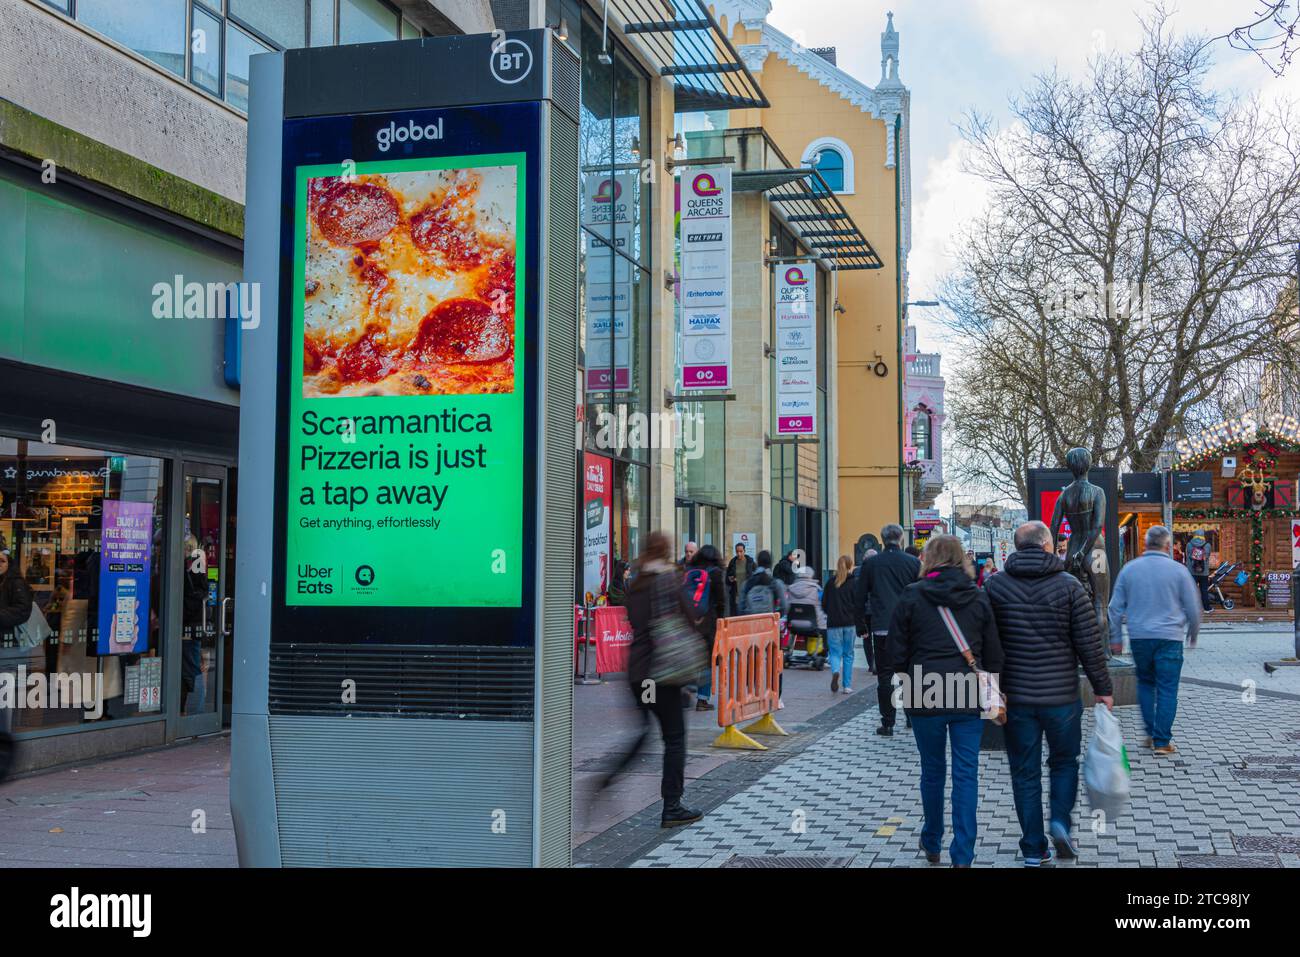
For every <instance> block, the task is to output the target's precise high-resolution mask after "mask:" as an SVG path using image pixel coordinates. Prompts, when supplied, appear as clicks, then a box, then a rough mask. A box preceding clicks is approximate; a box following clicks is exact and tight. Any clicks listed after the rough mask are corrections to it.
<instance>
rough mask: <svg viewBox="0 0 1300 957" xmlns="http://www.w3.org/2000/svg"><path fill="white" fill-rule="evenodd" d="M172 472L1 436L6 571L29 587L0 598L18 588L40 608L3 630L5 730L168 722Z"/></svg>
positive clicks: (0, 528)
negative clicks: (165, 624)
mask: <svg viewBox="0 0 1300 957" xmlns="http://www.w3.org/2000/svg"><path fill="white" fill-rule="evenodd" d="M166 473H167V469H166V466H165V463H164V462H163V461H162V460H160V459H155V458H150V457H147V456H138V455H119V454H115V453H112V452H106V451H102V450H96V449H84V448H75V447H71V446H60V445H53V444H45V443H40V442H35V441H28V440H25V439H10V438H0V513H2V514H0V552H3V554H4V558H3V559H2V560H0V564H5V563H7V566H8V567H7V569H6V571H5V574H6V575H7V576H16V577H17V578H20V579H21V583H20V584H12V583H10V584H5V585H0V599H2V600H3V601H4V602H5V604H6V607H9V606H10V605H12V604H13V603H14V595H15V591H16V590H18V591H21V592H25V593H26V594H29V595H30V596H31V599H32V607H33V611H32V612H31V613H30V615H29V617H28V619H27V620H26V621H25V622H23V623H22V625H21V626H20V627H12V626H10V627H4V628H0V726H5V725H7V726H8V727H9V728H11V729H12V730H13V731H15V732H24V731H35V730H40V729H45V728H51V727H58V726H66V725H80V724H84V723H89V722H92V721H102V720H111V719H115V718H126V717H134V716H137V715H147V714H151V713H152V714H159V713H160V712H161V709H162V674H163V672H162V657H161V654H162V652H161V648H162V642H161V637H160V636H161V634H162V629H161V622H162V616H163V607H162V599H163V594H164V589H163V581H164V578H165V576H164V575H163V573H162V559H163V552H162V548H163V541H164V532H165V529H166V526H167V516H166V514H165V508H164V502H165V489H166ZM19 602H20V603H21V600H19ZM19 668H22V669H24V670H23V671H22V672H19ZM18 674H25V676H26V681H25V685H24V686H21V687H19V686H17V685H16V681H17V677H16V676H17V675H18Z"/></svg>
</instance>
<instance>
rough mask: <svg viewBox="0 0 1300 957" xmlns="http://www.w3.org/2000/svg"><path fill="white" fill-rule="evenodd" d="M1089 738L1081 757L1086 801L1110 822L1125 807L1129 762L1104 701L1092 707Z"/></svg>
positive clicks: (1112, 715)
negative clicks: (1084, 752)
mask: <svg viewBox="0 0 1300 957" xmlns="http://www.w3.org/2000/svg"><path fill="white" fill-rule="evenodd" d="M1092 718H1093V728H1092V740H1091V741H1089V742H1088V754H1087V756H1086V757H1085V758H1084V759H1083V783H1084V785H1085V786H1086V787H1087V789H1088V803H1089V804H1090V805H1091V806H1092V809H1093V810H1094V811H1098V810H1100V811H1101V812H1102V813H1103V814H1105V815H1106V820H1107V821H1113V820H1115V819H1116V818H1118V817H1120V816H1121V815H1122V814H1123V813H1124V809H1125V808H1126V807H1127V806H1128V794H1129V777H1130V772H1129V765H1128V751H1127V750H1126V749H1125V747H1124V735H1123V733H1122V732H1121V731H1120V727H1119V718H1117V717H1115V715H1114V714H1112V713H1111V710H1110V709H1109V708H1107V707H1106V706H1105V705H1104V704H1098V705H1097V706H1096V707H1094V708H1093V710H1092Z"/></svg>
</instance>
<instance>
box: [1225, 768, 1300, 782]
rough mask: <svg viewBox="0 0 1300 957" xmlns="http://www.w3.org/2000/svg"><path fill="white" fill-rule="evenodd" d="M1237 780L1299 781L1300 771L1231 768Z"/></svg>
mask: <svg viewBox="0 0 1300 957" xmlns="http://www.w3.org/2000/svg"><path fill="white" fill-rule="evenodd" d="M1232 773H1233V776H1234V777H1237V778H1255V779H1258V780H1262V781H1300V771H1278V770H1276V769H1273V768H1233V769H1232Z"/></svg>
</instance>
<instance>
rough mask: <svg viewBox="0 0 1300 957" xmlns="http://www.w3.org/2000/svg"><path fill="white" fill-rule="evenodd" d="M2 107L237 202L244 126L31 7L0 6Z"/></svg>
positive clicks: (219, 107) (175, 81) (9, 1)
mask: <svg viewBox="0 0 1300 957" xmlns="http://www.w3.org/2000/svg"><path fill="white" fill-rule="evenodd" d="M0 92H2V94H3V96H4V98H5V99H8V100H10V101H11V102H14V103H16V104H18V105H19V106H21V107H23V108H25V109H28V110H31V111H32V112H33V113H36V114H38V115H39V116H42V117H44V118H46V119H48V120H50V121H52V122H54V123H57V124H59V125H61V126H64V127H67V128H68V129H70V130H75V131H76V132H78V133H82V134H84V135H85V136H88V137H90V138H91V139H94V140H97V141H98V142H100V143H104V144H106V145H108V146H112V147H114V148H115V149H118V150H121V151H122V152H123V153H126V154H129V155H130V156H133V157H136V158H138V159H140V160H143V161H144V162H146V163H149V164H151V165H153V166H156V167H158V168H159V169H162V170H165V171H167V172H169V173H173V174H175V175H176V176H179V177H181V178H183V179H186V180H189V181H190V182H192V183H196V184H198V185H200V186H203V187H204V188H206V189H209V190H211V191H212V192H214V193H217V194H219V195H221V196H224V197H226V198H227V199H231V200H234V201H236V202H239V203H242V202H243V201H244V140H245V135H246V134H245V127H246V125H247V123H246V121H245V120H244V118H243V117H242V116H241V115H240V114H238V113H237V112H235V111H234V110H232V109H230V108H229V107H227V106H225V105H224V104H221V103H218V102H217V101H215V100H212V99H209V98H208V97H207V96H205V95H203V94H202V93H199V92H198V91H197V90H195V89H194V88H193V87H191V86H189V85H188V84H186V83H185V82H184V81H183V80H181V79H180V78H179V77H173V76H171V75H170V74H168V73H165V72H164V71H162V70H161V69H159V68H156V67H153V66H151V65H148V64H147V63H145V62H144V61H142V60H140V59H137V58H136V57H135V56H134V55H133V54H131V53H128V52H126V51H125V50H124V49H123V48H120V47H118V46H117V45H116V44H114V43H113V42H112V41H110V40H107V39H104V38H102V37H99V36H98V35H96V34H93V33H91V32H89V31H87V30H86V29H84V28H83V27H81V26H79V25H78V24H76V23H74V22H73V21H71V20H69V19H67V18H66V17H62V16H60V15H59V14H57V13H55V12H54V11H52V10H50V9H49V8H48V7H46V6H44V5H43V4H40V3H37V2H34V0H0Z"/></svg>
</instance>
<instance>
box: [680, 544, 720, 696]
mask: <svg viewBox="0 0 1300 957" xmlns="http://www.w3.org/2000/svg"><path fill="white" fill-rule="evenodd" d="M723 589H724V585H723V581H722V556H721V555H720V554H719V553H718V550H717V549H716V548H714V547H713V546H712V545H704V546H702V547H701V548H700V550H699V551H697V552H696V553H695V555H694V557H692V558H691V564H690V567H689V568H687V569H686V579H685V582H684V584H683V590H684V591H685V592H687V593H689V595H690V596H691V597H690V598H689V600H688V602H687V604H688V606H690V608H691V618H692V621H693V623H694V625H695V628H696V630H698V631H699V633H700V635H701V637H703V638H704V642H705V645H706V646H707V648H708V651H709V663H708V664H707V665H705V668H704V671H703V673H702V674H701V675H700V680H699V682H698V683H697V685H696V689H695V710H696V711H712V710H713V705H712V704H710V703H709V698H711V697H712V696H713V641H714V638H715V637H716V636H717V632H718V619H719V618H725V617H727V596H726V593H725V592H724V590H723Z"/></svg>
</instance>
